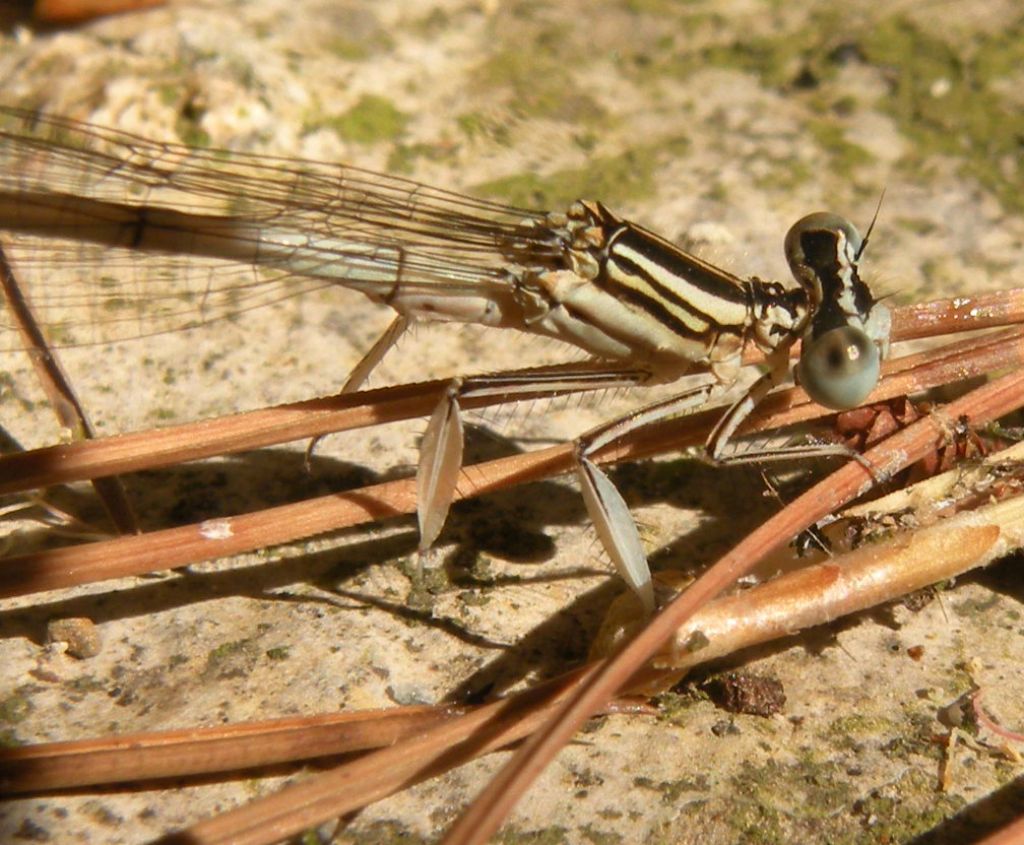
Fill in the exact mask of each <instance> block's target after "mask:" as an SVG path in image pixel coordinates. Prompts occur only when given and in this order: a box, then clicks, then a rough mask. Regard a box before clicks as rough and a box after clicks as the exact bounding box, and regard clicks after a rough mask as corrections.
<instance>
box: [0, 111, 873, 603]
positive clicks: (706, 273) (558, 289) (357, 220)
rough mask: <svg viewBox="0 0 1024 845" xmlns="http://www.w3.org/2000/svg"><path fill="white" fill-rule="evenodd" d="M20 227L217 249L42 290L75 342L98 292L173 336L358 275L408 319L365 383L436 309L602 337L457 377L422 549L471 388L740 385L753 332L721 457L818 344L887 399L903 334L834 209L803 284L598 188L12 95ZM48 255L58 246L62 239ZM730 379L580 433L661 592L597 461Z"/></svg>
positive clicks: (594, 513)
mask: <svg viewBox="0 0 1024 845" xmlns="http://www.w3.org/2000/svg"><path fill="white" fill-rule="evenodd" d="M0 231H3V232H6V233H7V237H10V238H15V239H23V238H44V239H47V241H48V242H49V248H51V249H73V248H74V246H73V244H75V243H90V244H94V245H99V246H101V247H103V248H107V249H109V250H111V252H110V255H111V256H112V258H111V261H110V262H109V264H110V265H113V264H115V263H116V262H115V260H114V258H113V256H120V255H122V254H123V253H122V252H121V250H125V249H128V250H131V251H132V252H133V253H138V254H148V255H158V256H161V257H162V259H163V260H165V261H166V260H168V257H170V256H175V257H177V260H183V259H185V258H187V259H188V260H206V259H209V260H211V261H212V262H213V263H212V265H211V269H210V270H209V272H208V273H207V272H204V273H203V274H200V275H199V279H200V284H199V285H198V286H194V287H191V288H190V287H188V286H187V285H185V284H178V285H174V284H171V285H170V286H159V287H156V286H141V287H138V288H135V287H132V286H131V285H126V284H125V283H124V281H123V280H121V279H119V278H118V276H117V275H116V273H113V272H111V271H112V270H114V269H116V267H113V266H104V267H103V268H99V267H96V268H93V269H95V270H97V271H98V272H97V278H95V279H93V280H92V283H91V284H90V285H87V286H85V287H83V288H81V289H79V288H75V289H65V290H62V291H60V292H54V291H49V292H47V293H46V295H45V297H36V299H37V307H39V308H40V313H39V315H38V316H39V319H40V322H42V323H43V324H44V325H46V326H49V327H50V328H51V329H53V330H55V331H56V332H57V333H58V335H57V344H58V345H60V344H61V343H74V342H76V337H75V335H74V332H75V325H76V323H78V322H80V321H81V319H82V317H81V313H82V310H81V309H82V306H83V302H85V303H86V304H88V305H89V306H91V307H92V308H93V309H95V308H104V306H105V305H106V304H109V303H116V304H118V305H119V306H122V307H124V306H128V311H127V313H129V315H130V316H129V318H128V322H127V324H126V325H128V326H135V325H137V321H138V320H139V319H140V317H139V315H140V314H141V315H143V316H142V319H143V320H144V321H146V322H145V325H148V326H151V327H152V329H153V330H161V329H163V328H166V327H168V326H171V325H187V324H195V323H197V322H202V321H204V320H205V319H207V318H209V317H216V316H221V315H224V314H225V313H229V312H231V311H235V312H237V311H239V310H243V309H245V308H249V307H253V306H255V305H258V304H261V303H263V302H266V301H272V300H274V299H275V298H279V297H281V296H285V295H293V294H294V293H296V292H299V291H302V290H309V289H315V288H319V287H329V286H333V285H342V286H344V287H347V288H352V289H355V290H358V291H360V292H362V293H364V294H366V295H367V296H368V297H370V298H371V299H373V300H375V301H377V302H380V303H382V304H385V305H388V306H390V307H391V308H392V309H394V310H395V311H396V312H397V314H398V316H397V318H396V319H395V321H394V322H393V323H392V324H391V326H390V327H389V329H388V330H387V331H386V332H385V334H384V335H383V337H382V338H381V339H380V340H379V341H378V342H377V343H376V344H375V345H374V346H373V348H372V349H371V350H370V351H369V352H368V353H367V354H366V356H365V358H364V360H363V361H362V362H361V364H360V365H359V366H358V367H357V368H356V370H355V372H354V373H353V374H352V375H351V376H350V378H349V382H348V384H347V386H348V387H349V388H350V389H355V388H356V387H357V386H358V384H359V383H361V381H362V380H363V379H364V378H365V377H366V375H367V374H368V373H369V372H370V371H371V370H372V369H373V367H374V366H375V365H376V364H377V363H378V362H379V361H380V360H381V358H382V357H383V355H384V353H385V352H386V351H387V350H388V348H390V346H392V345H393V344H394V342H395V341H396V340H397V338H398V337H399V336H400V335H401V334H402V333H403V332H404V331H405V329H406V328H407V327H408V326H409V324H410V323H412V322H413V321H416V320H445V321H456V322H465V323H478V324H481V325H484V326H489V327H494V328H512V329H517V330H519V331H523V332H529V333H532V334H536V335H544V336H548V337H552V338H556V339H558V340H560V341H564V342H567V343H570V344H573V345H575V346H577V347H579V348H580V349H582V350H584V351H585V352H586V353H588V354H589V356H590V357H591V360H590V361H588V362H586V363H583V364H568V365H564V366H558V367H549V368H542V369H533V370H528V371H521V372H517V373H512V374H505V375H494V376H480V377H472V378H465V379H456V380H454V381H453V382H452V384H451V386H450V388H449V390H447V391H446V392H445V395H444V396H443V397H442V399H441V401H440V402H439V404H438V407H437V410H436V411H435V413H434V415H433V416H432V418H431V422H430V425H429V426H428V430H427V434H426V437H425V438H424V443H423V447H422V449H421V460H420V467H419V481H418V484H419V492H420V502H419V521H420V532H421V548H422V549H426V548H429V546H431V545H432V544H433V542H434V540H435V539H436V537H437V535H438V533H439V532H440V529H441V527H442V525H443V523H444V520H445V516H446V514H447V511H448V507H449V504H450V502H451V499H452V496H453V493H454V488H455V481H456V478H457V475H458V472H459V469H460V467H461V464H462V423H461V418H460V413H459V399H460V397H464V396H467V395H477V394H480V393H483V394H487V395H492V394H493V395H495V396H496V397H498V398H501V399H506V400H507V399H514V398H515V397H516V395H517V393H529V395H531V396H537V395H539V394H545V393H546V394H550V395H560V394H564V393H569V392H574V391H583V390H592V389H597V388H602V387H609V386H620V385H639V384H650V383H655V382H665V381H671V380H674V379H676V378H678V377H680V376H681V375H683V374H685V373H688V372H690V371H692V370H694V369H695V368H705V369H707V370H708V371H710V373H711V374H712V375H713V377H714V383H715V384H717V385H721V386H724V387H728V386H730V385H732V384H734V383H735V382H736V379H737V374H738V371H739V369H740V364H741V356H742V353H743V351H744V349H745V348H747V347H749V346H751V345H753V346H754V347H756V348H757V349H758V350H760V351H761V352H762V353H764V355H765V356H766V369H765V372H764V374H763V375H761V376H760V377H759V378H758V379H757V380H756V381H755V382H754V383H753V384H752V385H751V386H750V387H749V388H748V389H747V390H746V391H745V392H743V394H742V395H741V396H740V397H739V398H738V399H736V400H735V401H734V402H733V404H732V405H731V407H730V408H729V409H728V411H726V413H725V414H724V415H723V417H722V418H721V420H720V422H719V423H718V425H717V426H716V427H715V429H714V430H713V431H712V434H711V436H710V438H709V440H708V443H707V450H708V454H709V455H710V457H711V458H712V459H715V460H725V459H727V458H728V456H727V454H726V453H725V451H724V447H725V446H726V444H727V443H728V441H729V439H730V437H731V436H732V435H733V434H734V433H735V431H736V429H737V427H738V426H739V424H740V423H741V422H742V420H743V419H744V417H745V416H746V415H747V414H749V412H750V411H751V410H752V408H753V407H754V406H755V405H756V404H757V402H758V401H760V399H761V398H762V397H763V396H764V395H765V394H766V393H767V392H768V391H770V390H771V389H772V388H773V387H774V386H776V385H777V384H779V383H780V382H781V381H782V380H783V379H784V378H785V377H786V376H787V374H788V373H789V369H790V367H789V353H790V349H791V347H792V346H793V345H794V344H795V343H796V342H797V341H798V340H800V341H802V347H801V350H802V351H801V356H800V360H799V363H798V364H797V365H796V376H797V379H798V381H799V382H800V383H801V384H802V385H803V387H804V388H805V389H806V390H807V392H808V393H809V394H810V395H811V396H812V398H814V399H815V400H816V401H818V402H820V403H821V404H823V405H826V406H828V407H830V408H848V407H853V406H855V405H857V404H859V403H860V402H861V401H862V400H863V399H864V398H865V397H866V396H867V395H868V393H869V392H870V391H871V389H872V388H873V386H874V384H875V381H876V380H877V377H878V372H879V364H880V359H881V357H883V356H884V354H885V352H886V349H887V344H888V324H889V318H888V311H887V309H886V308H885V307H884V306H883V305H880V304H879V303H878V301H877V300H876V299H875V298H874V297H873V296H872V294H871V291H870V290H869V288H868V286H867V285H866V284H865V283H864V282H863V281H862V280H861V279H860V277H859V274H858V266H857V262H858V260H859V258H860V257H861V255H862V253H863V250H864V246H865V244H866V239H863V238H862V237H861V236H860V234H859V233H858V232H857V230H856V228H855V227H854V226H853V225H852V224H850V223H849V222H848V221H846V220H844V219H843V218H840V217H837V216H835V215H832V214H826V213H817V214H811V215H809V216H808V217H805V218H803V219H802V220H800V221H799V222H797V223H796V224H795V225H794V226H793V227H792V228H791V229H790V231H789V233H788V235H787V236H786V242H785V247H786V255H787V259H788V261H789V264H790V267H791V269H792V271H793V275H794V277H795V280H796V282H797V284H796V285H789V286H787V285H783V284H780V283H778V282H774V281H764V280H761V279H758V278H750V279H741V278H738V277H736V276H734V275H732V274H730V273H728V272H726V271H724V270H721V269H719V268H718V267H715V266H713V265H711V264H709V263H707V262H705V261H703V260H701V259H699V258H697V257H695V256H693V255H691V254H689V253H687V252H684V251H683V250H681V249H679V248H678V247H676V246H675V245H673V244H672V243H670V242H668V241H666V240H664V239H663V238H661V237H659V236H657V235H655V234H654V233H652V232H650V231H648V230H646V229H644V228H642V227H641V226H638V225H636V224H634V223H631V222H629V221H627V220H624V219H622V218H620V217H618V216H616V215H615V214H614V213H612V212H611V211H610V210H609V209H607V208H606V207H605V206H604V205H602V204H601V203H599V202H592V201H577V202H575V203H573V204H572V205H571V206H570V207H569V209H568V210H567V211H566V212H564V213H552V212H536V211H528V210H524V209H519V208H512V207H508V206H505V205H501V204H498V203H493V202H488V201H485V200H480V199H474V198H471V197H467V196H463V195H460V194H456V193H452V192H449V191H444V190H439V189H436V188H431V187H428V186H425V185H422V184H419V183H416V182H413V181H410V180H406V179H401V178H397V177H393V176H386V175H382V174H379V173H374V172H370V171H367V170H362V169H358V168H354V167H347V166H344V165H332V164H324V163H320V162H312V161H303V160H295V159H283V158H274V157H267V156H258V155H252V154H237V153H226V152H223V151H220V150H209V149H191V148H188V147H185V146H180V145H176V144H165V143H157V142H153V141H148V140H145V139H143V138H139V137H136V136H133V135H128V134H125V133H122V132H118V131H116V130H112V129H105V128H101V127H97V126H91V125H87V124H82V123H77V122H74V121H70V120H64V119H60V118H54V117H46V116H41V115H38V114H36V113H32V112H26V111H21V110H18V109H13V108H3V109H0ZM40 249H41V248H40ZM30 254H35V255H39V256H42V257H40V258H39V259H38V260H40V261H44V260H45V252H42V251H38V252H34V253H30ZM240 272H241V273H243V274H247V276H246V277H245V281H244V283H243V282H241V281H240V279H239V273H240ZM193 278H195V276H193ZM105 319H107V320H109V319H110V317H109V315H108V316H107V317H106V318H105ZM116 319H117V318H116V317H115V320H116ZM711 391H712V386H711V385H703V386H701V387H699V388H697V389H695V390H688V391H686V392H684V393H682V394H680V395H677V396H674V397H672V398H671V399H669V400H665V401H660V402H657V403H655V404H652V405H649V406H647V407H645V408H642V409H641V410H639V411H636V412H633V413H630V414H628V415H626V416H624V417H621V418H619V419H617V420H614V421H612V422H610V423H608V424H606V425H603V426H601V427H600V428H598V429H595V430H593V431H591V432H588V433H586V434H583V435H581V436H580V437H579V438H578V440H577V449H576V465H577V474H578V476H579V478H580V481H581V484H582V488H583V493H584V498H585V500H586V503H587V508H588V511H589V513H590V516H591V519H592V520H593V522H594V524H595V526H596V527H597V530H598V533H599V534H600V536H601V539H602V541H603V543H604V546H605V548H606V549H607V551H608V553H609V555H610V556H611V557H612V559H613V560H614V562H615V563H616V565H617V567H618V569H619V571H620V572H621V573H622V575H623V576H624V577H625V579H626V580H627V581H628V582H629V584H630V585H631V586H632V587H633V589H635V590H636V591H637V592H638V593H639V594H640V595H641V597H642V599H643V601H644V602H645V604H646V605H647V606H648V607H652V606H653V589H652V586H651V582H650V576H649V572H648V568H647V562H646V558H645V556H644V553H643V551H642V548H641V544H640V539H639V535H638V533H637V531H636V528H635V526H634V523H633V521H632V519H631V517H630V515H629V511H628V509H627V507H626V505H625V502H624V501H623V499H622V497H621V496H620V495H619V494H618V492H617V491H616V490H615V488H614V486H613V485H612V483H611V481H610V480H609V479H608V478H607V476H606V475H605V474H604V473H603V472H602V471H601V470H599V469H598V468H597V466H596V464H595V463H594V462H593V461H592V460H591V456H592V455H593V453H594V452H595V451H596V450H597V449H599V448H602V447H603V446H605V445H607V444H608V443H609V442H611V441H614V440H616V439H618V438H620V437H622V436H623V435H624V434H626V433H627V432H630V431H633V430H635V429H637V428H639V427H641V426H644V425H647V424H649V423H651V422H653V421H656V420H660V419H664V418H666V417H670V416H674V415H678V414H682V413H685V412H688V411H690V410H692V409H693V408H695V407H697V406H699V405H701V404H703V403H704V402H706V401H707V399H708V397H709V394H710V393H711Z"/></svg>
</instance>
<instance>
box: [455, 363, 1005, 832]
mask: <svg viewBox="0 0 1024 845" xmlns="http://www.w3.org/2000/svg"><path fill="white" fill-rule="evenodd" d="M1022 404H1024V372H1019V371H1018V372H1014V373H1011V374H1009V375H1006V376H1003V377H1002V378H1000V379H998V380H997V381H994V382H992V383H990V384H987V385H984V386H983V387H980V388H978V389H977V390H974V391H972V392H971V393H969V394H968V395H967V396H964V397H963V398H961V399H959V400H957V401H955V402H952V403H950V404H949V405H948V406H946V407H945V408H944V409H943V410H944V413H945V414H946V415H948V417H949V418H950V419H957V418H958V417H960V416H961V415H966V416H967V417H969V418H970V419H971V420H972V422H974V423H975V424H976V425H977V424H983V423H986V422H989V421H991V420H995V419H998V418H999V417H1001V416H1003V415H1004V414H1008V413H1010V412H1011V411H1013V410H1016V409H1017V408H1018V407H1020V406H1021V405H1022ZM944 436H945V433H944V432H943V431H942V428H941V426H940V424H939V422H938V420H937V418H936V417H934V416H928V417H924V418H922V419H921V420H920V421H918V422H917V423H915V424H914V425H912V426H910V427H909V428H907V429H905V430H903V431H900V432H897V433H896V434H894V435H893V436H891V437H889V438H888V439H886V440H885V441H883V442H882V443H880V444H879V445H878V446H876V447H874V448H873V449H871V450H870V451H868V452H867V453H866V454H865V455H864V457H865V459H866V460H867V461H868V462H869V463H870V464H872V465H873V466H875V467H877V471H879V472H881V473H884V474H885V475H886V476H891V475H893V474H895V473H896V472H898V471H899V470H901V469H903V468H904V467H906V466H909V465H910V464H911V463H913V462H914V461H916V460H919V459H920V458H922V457H923V456H924V455H926V454H927V453H928V451H929V450H930V449H932V448H934V443H935V442H936V439H941V438H943V437H944ZM874 484H875V480H874V479H873V478H872V477H871V476H870V475H869V474H868V472H867V471H866V470H865V468H864V467H863V466H861V464H859V463H858V462H856V461H851V462H849V463H847V464H846V465H844V466H842V467H840V469H838V470H837V471H836V472H834V473H832V475H830V476H829V477H828V478H826V479H825V480H824V481H822V482H820V483H819V484H816V485H814V487H812V488H811V489H810V490H808V491H807V492H806V493H804V494H803V495H801V496H800V497H799V498H797V499H796V500H795V501H793V503H792V504H790V505H789V506H788V507H786V508H784V509H783V510H782V511H780V512H779V513H778V514H776V515H775V516H774V517H772V518H771V519H769V520H768V521H767V522H765V523H764V524H763V525H762V526H760V527H759V528H757V529H756V530H754V531H753V532H751V533H750V534H749V535H748V536H747V537H746V538H745V539H744V540H743V541H742V542H741V543H739V545H737V546H736V547H735V548H734V549H733V550H732V551H731V552H729V553H728V554H726V555H725V556H724V557H722V558H721V559H720V560H719V561H718V562H717V563H716V564H715V565H714V566H712V567H711V568H710V569H709V570H708V571H707V572H705V573H704V575H702V576H701V577H700V578H698V579H697V580H696V581H695V582H694V583H693V584H692V585H691V586H690V588H689V589H687V590H686V592H684V593H683V594H682V595H680V596H679V597H678V598H677V599H676V600H675V601H673V602H672V603H671V604H670V605H668V606H667V607H666V608H665V609H664V610H662V611H661V612H660V613H659V614H658V615H657V616H655V617H654V619H652V620H651V622H650V624H648V625H647V627H646V628H644V630H643V631H641V632H640V633H639V634H638V635H637V636H636V637H635V638H634V639H633V640H631V641H629V642H628V643H627V644H626V645H625V647H624V648H623V649H622V650H621V651H619V652H618V654H616V655H615V657H613V658H612V659H611V660H610V661H609V662H607V663H605V664H601V665H599V666H598V667H596V668H594V669H591V670H589V671H588V672H587V674H586V676H585V678H584V679H583V681H582V683H581V686H580V689H579V691H578V692H577V693H576V694H574V695H573V696H572V698H571V699H570V700H569V701H568V702H567V703H566V705H565V706H563V707H562V708H560V709H559V712H558V713H556V714H555V715H554V716H553V717H551V719H550V720H549V721H548V722H547V723H546V724H545V725H544V727H543V728H542V729H541V730H539V731H538V732H537V733H536V734H534V735H533V736H532V737H531V738H530V739H529V740H528V741H527V742H526V743H524V744H523V746H522V747H521V748H520V749H519V750H518V751H517V752H516V753H515V754H514V756H513V757H512V759H511V760H510V761H509V762H508V763H507V764H506V765H505V767H504V768H503V769H502V770H501V772H500V773H499V774H498V775H497V776H496V777H495V778H494V779H493V780H492V781H491V782H490V784H488V785H487V787H485V788H484V790H483V791H482V792H481V793H480V795H479V796H478V797H477V799H476V800H475V801H474V803H473V804H472V806H471V807H470V808H469V809H468V810H467V811H466V812H465V813H464V814H463V815H462V816H460V818H459V819H458V821H456V823H455V824H454V825H453V826H452V827H451V828H450V829H449V831H448V834H447V835H446V836H445V838H444V840H443V841H444V842H445V843H446V845H478V843H483V842H486V841H487V840H488V839H489V838H490V837H491V836H492V835H493V834H494V833H495V832H496V831H497V829H498V827H499V826H500V825H501V823H502V821H503V820H504V819H505V818H506V817H507V815H508V814H509V812H511V810H512V808H513V807H514V806H515V804H516V803H517V802H518V800H519V799H520V797H521V796H522V795H523V793H525V791H526V789H527V788H528V787H529V785H530V784H531V783H532V782H533V780H534V779H535V778H536V777H537V775H539V774H540V772H541V771H542V770H543V769H544V768H545V767H546V766H547V764H548V763H549V762H550V761H551V760H552V758H553V757H554V756H555V755H556V754H557V753H558V751H559V750H560V749H561V748H562V747H563V746H564V745H565V744H566V743H567V742H568V741H569V740H570V739H571V738H572V736H573V734H574V733H575V732H576V731H577V730H578V729H579V728H580V727H581V726H582V725H583V723H584V722H585V721H586V720H587V719H589V718H590V716H591V715H592V714H593V713H595V712H596V711H597V710H599V709H600V708H601V706H602V705H603V704H604V702H606V701H608V700H609V699H610V698H611V697H612V696H613V695H615V693H616V691H617V690H618V689H620V688H621V687H623V686H624V685H625V684H626V683H627V682H628V680H629V678H630V677H631V676H632V675H633V674H634V673H635V672H636V671H637V670H638V669H639V668H640V667H641V666H643V665H644V663H645V662H646V661H648V660H649V659H650V658H651V657H653V656H654V654H656V653H657V651H658V650H659V649H660V648H662V647H663V646H664V644H665V643H666V642H668V640H669V638H670V637H671V636H672V634H673V632H674V631H675V630H676V629H677V628H679V627H680V626H681V625H683V624H685V623H686V621H687V620H688V619H689V618H690V617H692V616H693V614H694V613H695V612H696V611H697V609H698V608H700V607H701V606H703V605H704V604H705V603H706V602H708V601H710V600H711V599H713V598H714V597H715V596H717V595H718V594H719V593H720V592H722V591H723V590H724V589H726V588H727V587H729V586H730V585H731V584H733V583H735V582H736V580H737V579H738V578H739V577H741V576H742V575H744V574H746V573H747V572H749V571H750V570H751V569H752V568H753V567H754V566H756V565H757V563H758V562H759V561H760V560H761V559H763V558H764V556H765V555H767V554H768V553H769V552H770V551H772V550H773V549H775V548H777V547H778V546H780V545H781V544H783V543H785V542H787V541H788V539H789V538H790V537H793V536H795V535H796V534H797V533H799V532H800V531H802V530H804V529H805V528H807V527H808V526H810V525H812V524H814V523H815V522H816V521H817V520H819V519H821V518H823V517H825V516H827V515H829V514H831V513H834V512H835V511H837V510H839V509H840V508H841V507H842V506H843V505H844V504H846V503H847V502H849V501H851V500H852V499H854V498H856V497H857V496H860V495H863V494H864V493H865V492H867V490H868V489H870V488H871V487H872V486H873V485H874Z"/></svg>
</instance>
